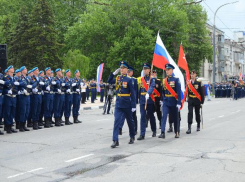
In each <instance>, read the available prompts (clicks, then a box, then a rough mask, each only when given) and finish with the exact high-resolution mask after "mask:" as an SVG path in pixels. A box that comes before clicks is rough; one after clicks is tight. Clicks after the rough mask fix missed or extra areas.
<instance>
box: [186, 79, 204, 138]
mask: <svg viewBox="0 0 245 182" xmlns="http://www.w3.org/2000/svg"><path fill="white" fill-rule="evenodd" d="M190 84H191V85H192V86H193V87H190ZM190 84H189V85H188V93H187V94H188V130H187V132H186V133H187V134H190V133H191V125H192V120H193V108H194V109H195V115H196V122H197V131H200V123H201V119H200V118H201V117H200V108H201V104H203V103H204V93H203V89H202V87H203V85H202V82H200V81H198V80H196V79H195V81H193V80H190ZM191 88H192V89H193V90H192V89H191ZM194 89H195V90H194ZM193 91H194V92H193Z"/></svg>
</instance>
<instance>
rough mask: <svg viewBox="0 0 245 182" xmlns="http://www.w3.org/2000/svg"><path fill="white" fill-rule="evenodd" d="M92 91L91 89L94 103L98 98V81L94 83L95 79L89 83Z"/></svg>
mask: <svg viewBox="0 0 245 182" xmlns="http://www.w3.org/2000/svg"><path fill="white" fill-rule="evenodd" d="M89 86H90V87H89V88H90V91H91V103H94V100H95V99H96V87H97V85H96V83H94V79H92V80H91V83H90V85H89Z"/></svg>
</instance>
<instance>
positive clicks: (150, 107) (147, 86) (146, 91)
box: [137, 63, 157, 140]
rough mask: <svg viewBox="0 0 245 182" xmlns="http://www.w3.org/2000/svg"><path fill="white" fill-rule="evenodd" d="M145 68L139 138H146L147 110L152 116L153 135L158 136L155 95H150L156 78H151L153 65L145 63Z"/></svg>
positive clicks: (142, 81)
mask: <svg viewBox="0 0 245 182" xmlns="http://www.w3.org/2000/svg"><path fill="white" fill-rule="evenodd" d="M143 70H144V74H145V76H144V77H142V78H141V85H140V90H139V103H140V115H141V118H140V136H139V137H138V138H137V140H144V139H145V131H146V111H147V115H148V116H149V118H150V123H151V130H152V132H153V133H152V137H156V129H157V128H156V118H155V116H154V101H153V100H152V99H154V96H153V95H152V97H150V95H151V94H152V93H153V91H154V88H155V79H154V78H151V80H150V74H151V73H150V70H151V65H149V64H148V63H144V64H143ZM146 103H147V108H146V109H145V104H146Z"/></svg>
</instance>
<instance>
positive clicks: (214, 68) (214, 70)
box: [213, 1, 239, 94]
mask: <svg viewBox="0 0 245 182" xmlns="http://www.w3.org/2000/svg"><path fill="white" fill-rule="evenodd" d="M237 2H239V1H235V2H231V3H226V4H223V5H221V6H220V7H218V9H217V10H216V11H215V13H214V27H213V94H215V90H214V85H215V73H216V67H215V58H216V55H215V17H216V14H217V12H218V10H219V9H220V8H222V7H223V6H226V5H228V4H234V3H237Z"/></svg>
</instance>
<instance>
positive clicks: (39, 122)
mask: <svg viewBox="0 0 245 182" xmlns="http://www.w3.org/2000/svg"><path fill="white" fill-rule="evenodd" d="M38 126H44V125H43V120H42V118H39V121H38Z"/></svg>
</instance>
